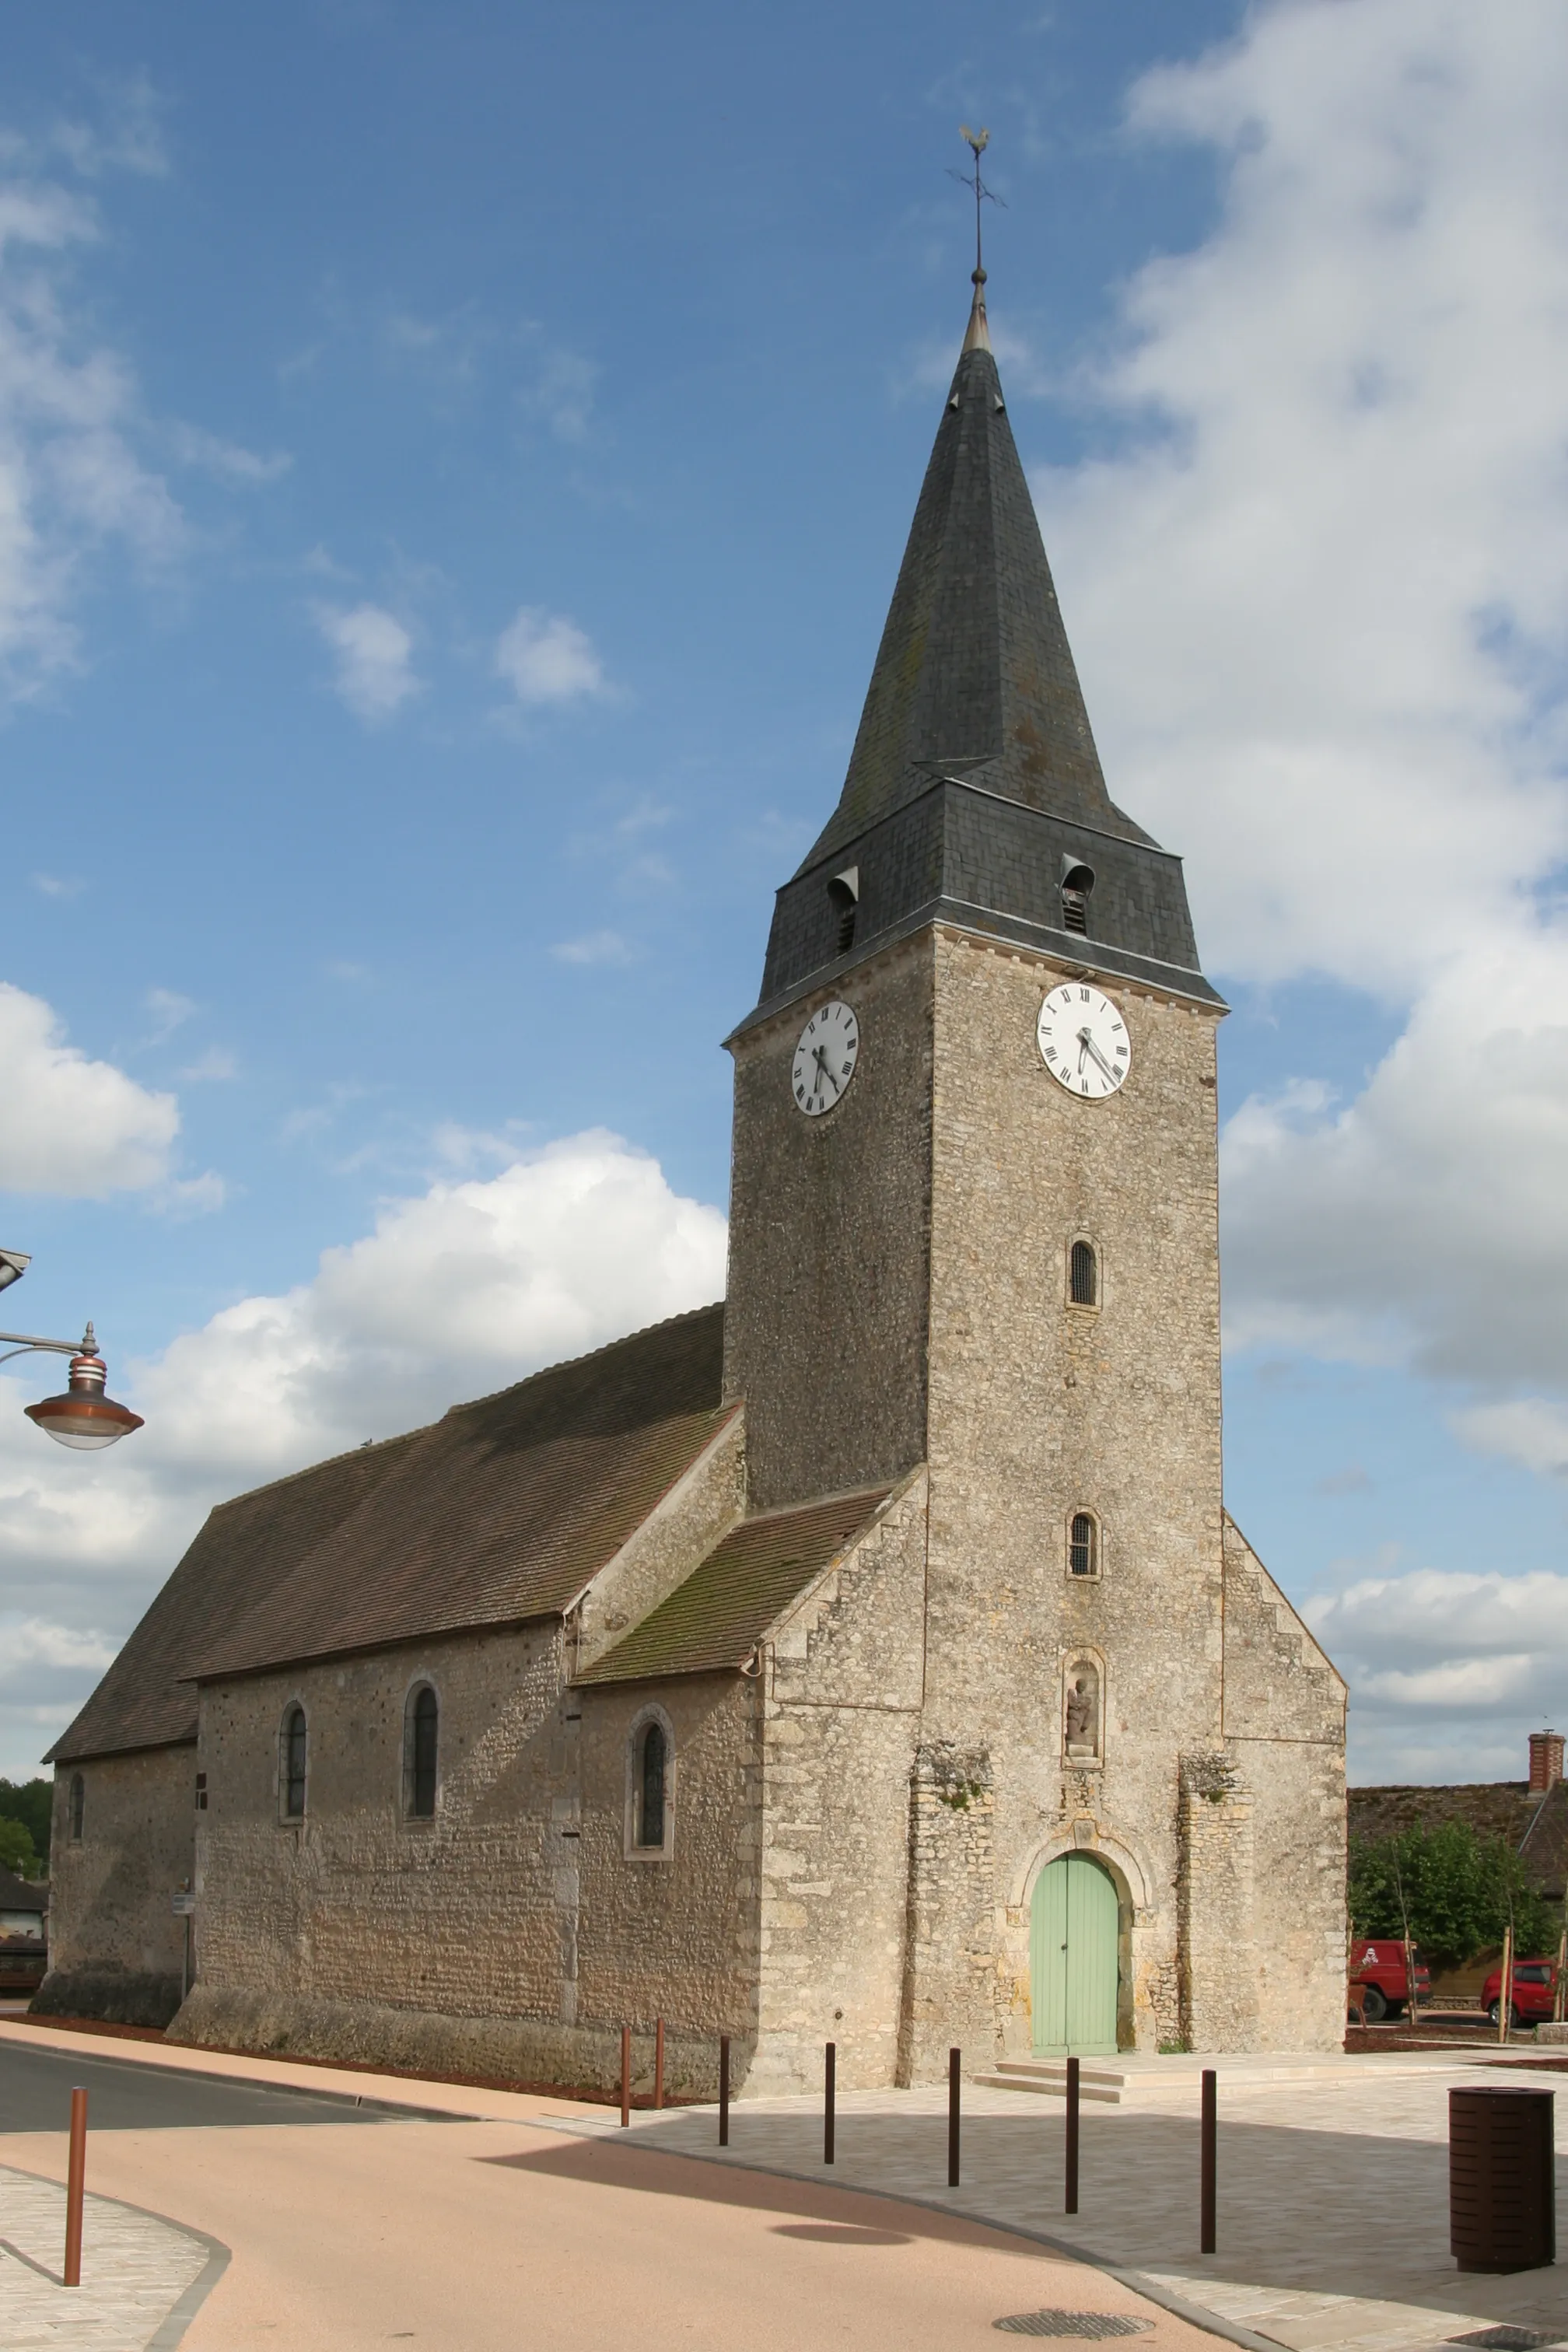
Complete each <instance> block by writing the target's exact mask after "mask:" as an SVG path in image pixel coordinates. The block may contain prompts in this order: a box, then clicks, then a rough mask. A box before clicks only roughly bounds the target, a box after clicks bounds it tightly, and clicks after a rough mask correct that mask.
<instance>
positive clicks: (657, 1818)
mask: <svg viewBox="0 0 1568 2352" xmlns="http://www.w3.org/2000/svg"><path fill="white" fill-rule="evenodd" d="M668 1761H669V1742H668V1739H667V1738H666V1737H665V1732H664V1726H663V1725H662V1724H661V1723H650V1724H648V1725H647V1726H646V1727H644V1729H643V1731H642V1733H641V1735H640V1737H639V1738H638V1740H637V1785H636V1788H635V1790H634V1791H633V1801H634V1807H635V1811H636V1816H637V1821H636V1834H635V1843H637V1845H639V1846H644V1847H650V1846H659V1847H662V1845H663V1844H664V1832H665V1793H666V1790H665V1784H666V1780H667V1779H668V1771H667V1767H668Z"/></svg>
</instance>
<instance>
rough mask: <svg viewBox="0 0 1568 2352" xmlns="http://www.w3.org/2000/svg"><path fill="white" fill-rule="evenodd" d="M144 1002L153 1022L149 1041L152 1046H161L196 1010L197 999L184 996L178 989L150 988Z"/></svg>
mask: <svg viewBox="0 0 1568 2352" xmlns="http://www.w3.org/2000/svg"><path fill="white" fill-rule="evenodd" d="M142 1002H143V1003H145V1005H146V1007H147V1011H148V1013H149V1014H150V1015H151V1017H152V1022H153V1031H152V1034H151V1036H150V1037H149V1038H148V1041H147V1042H148V1044H149V1045H162V1044H163V1041H164V1039H165V1038H167V1037H172V1036H173V1035H174V1032H175V1030H176V1029H179V1028H181V1027H183V1026H184V1023H185V1022H187V1021H188V1020H189V1019H190V1017H191V1015H192V1013H194V1012H195V1009H196V1007H195V998H194V997H190V996H182V995H181V994H180V992H179V990H178V989H176V988H150V989H149V990H148V991H147V993H146V996H145V997H144V998H143V999H142Z"/></svg>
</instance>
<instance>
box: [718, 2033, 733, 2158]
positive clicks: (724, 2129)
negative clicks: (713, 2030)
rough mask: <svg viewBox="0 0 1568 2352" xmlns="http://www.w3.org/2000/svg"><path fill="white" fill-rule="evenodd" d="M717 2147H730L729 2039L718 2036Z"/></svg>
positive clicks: (724, 2036)
mask: <svg viewBox="0 0 1568 2352" xmlns="http://www.w3.org/2000/svg"><path fill="white" fill-rule="evenodd" d="M719 2145H720V2147H729V2145H730V2037H729V2035H728V2034H727V2033H721V2035H720V2036H719Z"/></svg>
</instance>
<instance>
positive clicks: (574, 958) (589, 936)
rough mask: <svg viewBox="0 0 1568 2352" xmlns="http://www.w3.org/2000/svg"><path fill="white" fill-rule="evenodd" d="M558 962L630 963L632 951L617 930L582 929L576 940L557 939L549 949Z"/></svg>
mask: <svg viewBox="0 0 1568 2352" xmlns="http://www.w3.org/2000/svg"><path fill="white" fill-rule="evenodd" d="M550 952H551V954H552V956H554V958H555V959H556V961H557V962H559V963H580V964H617V963H630V961H631V960H632V951H631V950H630V948H629V947H628V946H627V945H626V941H625V940H624V939H622V937H621V935H620V933H619V931H584V934H583V936H582V938H581V939H578V940H557V941H556V943H555V945H554V946H553V947H552V949H551V950H550Z"/></svg>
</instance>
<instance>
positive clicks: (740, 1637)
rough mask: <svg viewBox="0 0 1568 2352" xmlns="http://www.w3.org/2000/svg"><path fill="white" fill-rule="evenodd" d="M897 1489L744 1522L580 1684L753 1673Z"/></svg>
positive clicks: (877, 1489) (843, 1497) (840, 1498)
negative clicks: (759, 1653)
mask: <svg viewBox="0 0 1568 2352" xmlns="http://www.w3.org/2000/svg"><path fill="white" fill-rule="evenodd" d="M891 1491H892V1490H891V1488H890V1487H888V1486H874V1487H868V1488H867V1489H865V1490H864V1491H863V1492H861V1493H858V1494H853V1495H835V1496H831V1497H830V1498H829V1499H828V1500H827V1501H826V1502H818V1503H808V1504H806V1505H805V1506H804V1507H796V1508H794V1509H790V1510H787V1511H768V1512H765V1513H763V1515H762V1516H760V1517H756V1518H752V1519H742V1522H741V1524H740V1526H739V1527H737V1528H731V1531H730V1533H729V1534H728V1535H727V1536H726V1537H725V1538H723V1540H722V1542H721V1543H720V1544H718V1545H717V1546H716V1547H715V1549H713V1550H712V1551H710V1553H709V1555H708V1557H707V1559H705V1560H704V1561H703V1562H702V1564H701V1566H700V1568H698V1569H696V1570H693V1572H692V1573H691V1575H689V1577H688V1578H687V1580H686V1581H685V1583H684V1584H680V1585H678V1586H677V1588H676V1590H675V1591H673V1592H672V1593H671V1594H670V1595H669V1597H668V1600H666V1601H661V1602H660V1603H659V1605H658V1608H657V1609H655V1610H654V1611H653V1612H651V1614H650V1615H648V1616H647V1617H645V1618H644V1619H643V1621H642V1622H641V1624H640V1625H635V1626H634V1627H633V1628H632V1630H631V1632H630V1633H628V1634H627V1635H626V1639H625V1640H624V1641H623V1642H618V1643H616V1647H615V1648H614V1649H613V1650H609V1651H607V1652H606V1653H605V1655H604V1656H603V1657H602V1658H600V1659H599V1660H598V1661H597V1663H596V1664H595V1665H592V1666H590V1667H589V1668H588V1669H587V1670H586V1672H585V1673H584V1674H582V1675H579V1676H578V1677H577V1679H578V1681H579V1682H580V1683H584V1684H594V1683H628V1682H651V1681H654V1680H656V1679H658V1677H660V1676H663V1675H700V1674H712V1673H716V1672H721V1671H722V1670H723V1669H725V1668H727V1667H728V1668H734V1667H738V1666H742V1665H743V1664H745V1662H746V1660H747V1658H748V1657H749V1656H750V1655H751V1653H752V1650H754V1649H755V1647H756V1645H757V1643H759V1642H760V1641H761V1640H762V1638H763V1635H764V1634H765V1633H767V1631H768V1629H769V1627H770V1626H772V1625H773V1624H774V1623H776V1622H777V1621H778V1619H779V1618H780V1617H782V1616H783V1614H784V1612H785V1610H786V1609H788V1608H789V1606H790V1604H791V1602H792V1601H795V1600H796V1599H797V1598H798V1597H799V1595H800V1594H801V1593H802V1592H804V1591H805V1588H806V1586H807V1585H808V1584H810V1583H811V1581H812V1580H813V1579H814V1578H815V1577H817V1576H819V1575H820V1574H821V1572H822V1570H824V1569H825V1568H826V1567H827V1565H828V1564H829V1562H830V1561H831V1560H832V1559H834V1558H835V1557H836V1556H837V1554H838V1553H839V1552H841V1551H842V1550H843V1549H845V1547H846V1546H847V1544H848V1542H849V1541H850V1539H851V1538H852V1537H854V1536H856V1535H858V1533H859V1532H860V1530H861V1528H864V1527H865V1526H866V1525H867V1523H868V1521H869V1520H870V1519H871V1518H873V1517H875V1515H876V1513H877V1511H878V1510H879V1508H880V1507H881V1505H882V1504H883V1503H885V1502H886V1500H887V1498H888V1496H889V1494H890V1493H891Z"/></svg>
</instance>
